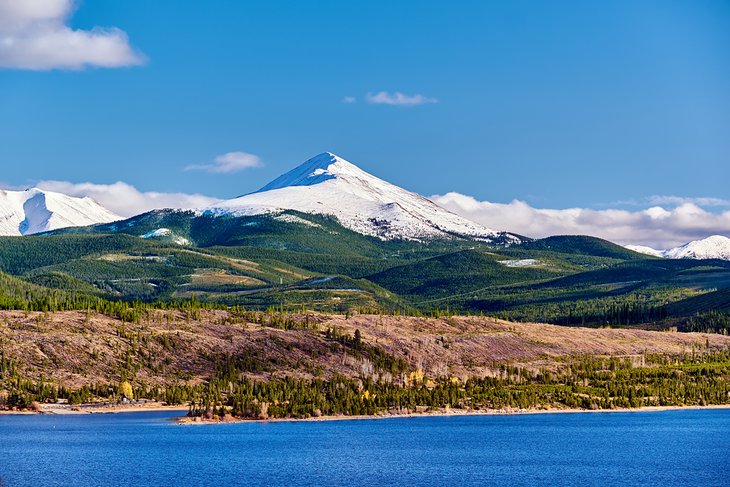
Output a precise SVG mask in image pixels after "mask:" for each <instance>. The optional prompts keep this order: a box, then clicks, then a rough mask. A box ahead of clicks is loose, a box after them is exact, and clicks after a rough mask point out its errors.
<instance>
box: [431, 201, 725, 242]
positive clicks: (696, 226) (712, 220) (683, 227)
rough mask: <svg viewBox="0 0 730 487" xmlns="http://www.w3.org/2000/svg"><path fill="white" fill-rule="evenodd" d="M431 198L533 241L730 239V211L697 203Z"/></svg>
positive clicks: (468, 215)
mask: <svg viewBox="0 0 730 487" xmlns="http://www.w3.org/2000/svg"><path fill="white" fill-rule="evenodd" d="M431 199H432V200H433V201H434V202H436V203H437V204H439V205H441V206H443V207H444V208H446V209H448V210H451V211H453V212H454V213H457V214H459V215H461V216H464V217H466V218H469V219H471V220H473V221H475V222H478V223H481V224H483V225H485V226H487V227H490V228H494V229H499V230H508V231H510V232H515V233H519V234H522V235H526V236H530V237H547V236H550V235H593V236H596V237H601V238H605V239H607V240H610V241H612V242H616V243H619V244H623V245H626V244H636V245H647V246H650V247H654V248H670V247H675V246H677V245H681V244H684V243H687V242H689V241H690V240H696V239H699V238H705V237H707V236H709V235H715V234H721V235H729V236H730V211H725V212H724V213H713V212H710V211H707V210H706V209H705V208H703V207H702V206H700V205H698V204H696V203H694V202H682V203H680V204H678V205H677V206H674V207H671V206H669V205H667V206H668V207H667V208H665V207H663V206H651V207H649V208H644V209H641V210H636V211H628V210H618V209H605V210H593V209H589V208H567V209H546V208H533V207H532V206H530V205H528V204H527V203H525V202H524V201H519V200H514V201H512V202H511V203H492V202H489V201H479V200H477V199H475V198H473V197H471V196H466V195H463V194H460V193H447V194H445V195H436V196H432V197H431ZM712 200H714V199H712ZM707 206H713V205H707Z"/></svg>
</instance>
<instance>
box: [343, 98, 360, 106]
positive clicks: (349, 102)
mask: <svg viewBox="0 0 730 487" xmlns="http://www.w3.org/2000/svg"><path fill="white" fill-rule="evenodd" d="M342 103H346V104H348V105H351V104H353V103H357V98H355V97H354V96H346V97H344V98H343V99H342Z"/></svg>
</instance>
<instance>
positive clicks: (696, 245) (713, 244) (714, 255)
mask: <svg viewBox="0 0 730 487" xmlns="http://www.w3.org/2000/svg"><path fill="white" fill-rule="evenodd" d="M664 256H665V257H668V258H670V259H724V260H730V238H727V237H724V236H722V235H712V236H711V237H707V238H703V239H701V240H693V241H692V242H689V243H686V244H684V245H681V246H679V247H676V248H673V249H669V250H665V251H664Z"/></svg>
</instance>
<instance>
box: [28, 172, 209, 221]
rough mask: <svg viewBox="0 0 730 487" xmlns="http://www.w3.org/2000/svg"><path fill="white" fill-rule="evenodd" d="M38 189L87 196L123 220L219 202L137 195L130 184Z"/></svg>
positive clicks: (61, 184)
mask: <svg viewBox="0 0 730 487" xmlns="http://www.w3.org/2000/svg"><path fill="white" fill-rule="evenodd" d="M37 186H38V187H39V188H41V189H45V190H47V191H56V192H58V193H64V194H67V195H70V196H76V197H84V196H89V197H91V198H93V199H94V200H96V201H97V202H98V203H100V204H101V205H102V206H104V207H106V208H108V209H110V210H111V211H113V212H114V213H116V214H118V215H121V216H124V217H130V216H134V215H139V214H140V213H144V212H147V211H150V210H154V209H160V208H185V209H190V208H204V207H206V206H210V205H212V204H213V203H216V202H218V201H220V199H218V198H213V197H210V196H205V195H202V194H188V193H161V192H157V191H140V190H138V189H137V188H135V187H134V186H132V185H131V184H127V183H124V182H121V181H118V182H116V183H113V184H95V183H71V182H68V181H41V182H39V183H38V184H37Z"/></svg>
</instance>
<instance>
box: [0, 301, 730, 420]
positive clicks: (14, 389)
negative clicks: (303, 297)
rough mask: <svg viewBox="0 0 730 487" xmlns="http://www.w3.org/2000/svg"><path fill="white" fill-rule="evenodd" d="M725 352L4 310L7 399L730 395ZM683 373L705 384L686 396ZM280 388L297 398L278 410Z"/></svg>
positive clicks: (442, 327)
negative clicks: (283, 399) (280, 400)
mask: <svg viewBox="0 0 730 487" xmlns="http://www.w3.org/2000/svg"><path fill="white" fill-rule="evenodd" d="M728 350H730V337H726V336H722V335H717V334H710V335H704V334H683V333H666V332H649V331H642V330H594V329H585V328H565V327H557V326H552V325H543V324H529V323H522V324H520V323H509V322H504V321H500V320H495V319H491V318H484V317H450V318H414V317H398V316H378V315H358V316H352V317H348V316H342V315H323V314H315V313H307V314H282V313H276V312H267V313H250V312H244V311H242V310H232V311H206V310H200V309H194V308H191V309H188V310H187V311H163V310H150V311H148V312H146V313H145V314H144V315H142V316H140V317H139V318H138V320H136V321H135V322H123V321H120V320H118V319H114V318H110V317H109V316H105V315H101V314H97V313H94V312H62V313H50V314H48V313H24V312H17V311H5V312H0V407H2V405H3V404H4V405H6V406H8V407H24V405H25V406H27V405H29V404H30V401H33V400H35V401H54V402H55V400H56V399H58V398H61V399H64V400H68V401H71V402H72V403H78V402H89V401H100V400H119V398H120V397H121V396H120V394H124V395H126V396H127V397H136V398H150V399H161V400H165V401H167V402H168V403H173V404H174V403H184V404H186V403H188V402H190V401H192V405H191V411H192V412H194V413H195V414H216V415H221V416H223V415H226V414H229V413H231V414H234V415H237V416H242V417H252V416H253V417H262V414H263V415H265V416H264V417H268V416H266V415H273V416H294V417H307V416H311V415H317V414H323V413H324V414H375V413H377V412H379V411H389V412H391V413H402V412H404V411H405V412H407V411H408V410H411V409H413V408H420V407H423V408H426V407H448V406H449V405H451V406H453V407H460V408H465V407H469V408H485V407H486V408H512V407H522V408H525V407H528V408H535V407H540V408H553V407H555V408H564V407H585V408H588V407H590V408H614V407H638V406H642V405H652V404H657V405H665V404H679V405H683V404H706V403H711V404H723V403H726V402H727V401H728V392H730V353H729V352H728ZM703 364H704V365H703ZM703 370H704V372H702V371H703ZM675 371H683V372H682V373H679V375H678V374H677V372H675ZM700 372H701V374H700ZM614 374H617V375H614ZM685 375H686V377H687V379H684V378H683V377H685ZM575 381H580V383H582V384H584V385H583V386H579V385H578V384H577V383H576V382H575ZM682 381H698V383H703V384H704V383H705V382H707V385H706V386H703V387H701V388H698V389H692V390H693V391H695V392H690V391H689V390H688V391H687V393H686V394H684V395H682V394H678V393H677V391H680V390H682V389H679V387H680V383H682V384H684V382H682ZM708 381H712V382H711V383H710V382H708ZM619 383H621V384H623V385H621V386H620V387H621V388H619V389H616V388H615V387H617V386H618V384H619ZM125 384H128V385H125ZM570 384H575V385H572V386H571V385H570ZM649 390H651V391H654V392H653V393H652V396H657V397H653V398H652V397H645V398H643V399H641V398H642V397H643V395H644V394H646V392H641V391H649ZM121 391H126V392H121ZM338 391H339V392H338ZM366 391H367V392H366ZM612 391H615V392H612ZM627 391H631V392H630V393H628V395H626V394H627ZM586 393H588V394H589V395H588V396H586ZM343 394H344V395H343ZM371 394H372V396H371ZM277 397H278V398H282V397H290V399H289V400H288V402H287V403H286V404H283V405H282V404H278V405H277V403H276V402H274V398H277ZM307 398H308V399H307ZM263 402H265V403H266V405H264V404H263ZM211 404H212V406H211ZM262 408H263V409H262ZM317 411H319V412H317Z"/></svg>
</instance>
